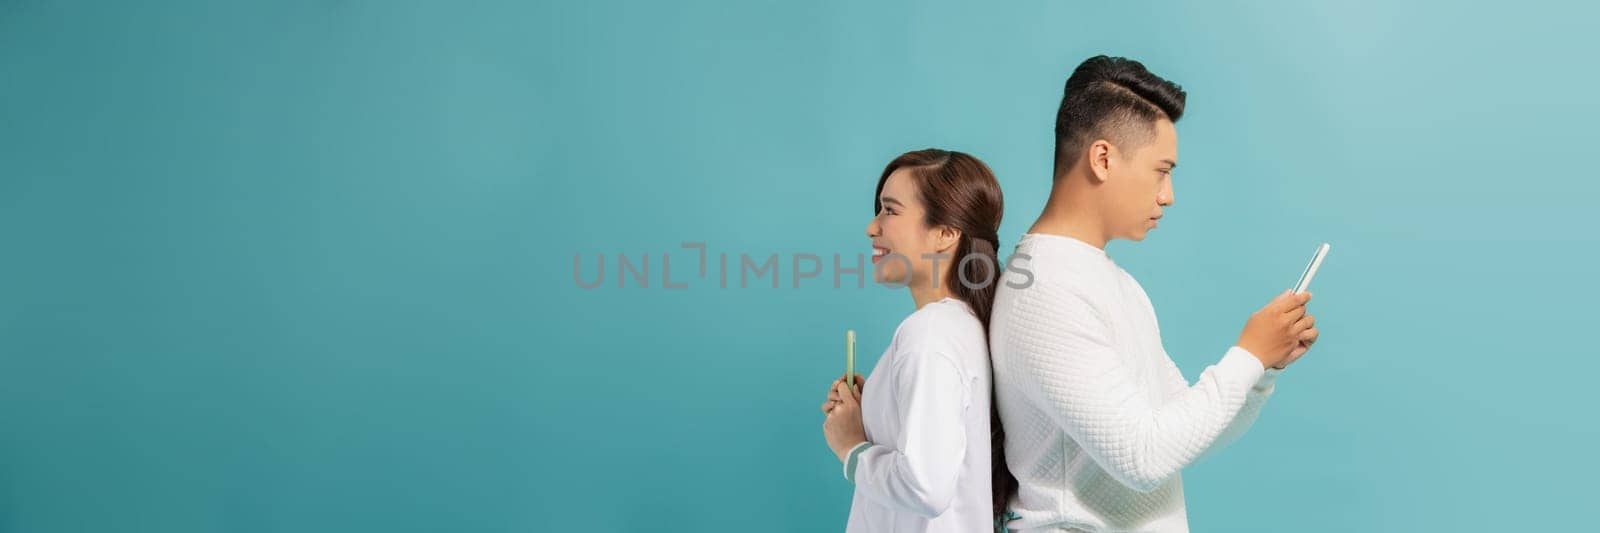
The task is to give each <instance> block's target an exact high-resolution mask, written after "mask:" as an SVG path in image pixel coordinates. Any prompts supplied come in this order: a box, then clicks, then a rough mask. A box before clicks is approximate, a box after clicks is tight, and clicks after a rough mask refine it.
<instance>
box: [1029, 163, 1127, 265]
mask: <svg viewBox="0 0 1600 533" xmlns="http://www.w3.org/2000/svg"><path fill="white" fill-rule="evenodd" d="M1063 179H1065V180H1071V179H1072V178H1071V177H1067V178H1063ZM1077 188H1078V187H1074V186H1073V184H1072V183H1071V182H1070V181H1069V182H1067V183H1056V184H1055V186H1053V187H1051V188H1050V200H1049V201H1047V202H1045V204H1044V212H1042V213H1040V214H1039V219H1038V220H1036V221H1034V223H1033V226H1032V227H1030V228H1028V233H1043V234H1046V235H1060V236H1063V237H1071V238H1074V239H1077V240H1080V241H1083V242H1085V243H1088V244H1089V245H1091V246H1094V247H1095V248H1099V249H1101V250H1104V249H1105V248H1106V241H1107V240H1108V237H1107V235H1106V232H1105V224H1104V223H1102V222H1101V221H1100V211H1099V209H1097V207H1098V206H1096V205H1095V204H1094V202H1092V201H1088V200H1089V198H1088V194H1087V193H1088V192H1089V191H1085V190H1075V189H1077Z"/></svg>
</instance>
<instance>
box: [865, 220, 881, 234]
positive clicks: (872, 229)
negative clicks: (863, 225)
mask: <svg viewBox="0 0 1600 533" xmlns="http://www.w3.org/2000/svg"><path fill="white" fill-rule="evenodd" d="M867 236H868V237H877V236H878V219H877V218H873V219H872V222H868V223H867Z"/></svg>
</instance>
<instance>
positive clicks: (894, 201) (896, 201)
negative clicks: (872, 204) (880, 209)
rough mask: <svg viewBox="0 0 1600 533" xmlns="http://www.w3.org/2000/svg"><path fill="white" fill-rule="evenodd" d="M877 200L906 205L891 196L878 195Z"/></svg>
mask: <svg viewBox="0 0 1600 533" xmlns="http://www.w3.org/2000/svg"><path fill="white" fill-rule="evenodd" d="M878 202H879V203H885V204H894V205H898V206H900V207H905V206H906V204H902V203H900V201H899V200H896V199H894V198H892V197H889V196H880V197H878Z"/></svg>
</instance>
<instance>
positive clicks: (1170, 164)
mask: <svg viewBox="0 0 1600 533" xmlns="http://www.w3.org/2000/svg"><path fill="white" fill-rule="evenodd" d="M1161 162H1162V163H1166V164H1167V168H1178V162H1177V161H1173V160H1171V159H1162V160H1161Z"/></svg>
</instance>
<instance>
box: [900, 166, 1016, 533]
mask: <svg viewBox="0 0 1600 533" xmlns="http://www.w3.org/2000/svg"><path fill="white" fill-rule="evenodd" d="M902 168H904V169H907V170H909V171H910V172H909V175H910V176H911V178H912V181H913V182H915V184H916V186H917V194H918V195H919V196H920V199H921V200H922V205H924V206H926V214H925V215H924V217H923V221H922V222H923V224H924V225H926V226H928V227H938V226H949V227H951V228H955V229H956V230H957V231H960V232H961V239H960V241H959V242H958V243H957V244H956V251H955V257H954V258H952V259H951V260H952V261H954V262H953V263H951V264H952V265H955V267H954V268H953V269H952V270H951V274H952V275H949V276H945V284H946V287H947V288H948V289H949V290H950V293H951V294H954V295H955V297H956V298H957V299H959V300H961V301H963V302H966V304H967V305H968V306H969V307H971V308H972V311H973V313H974V314H976V315H977V316H978V321H979V322H981V323H982V324H983V331H984V335H985V337H987V336H988V333H989V313H990V311H991V310H993V309H994V293H995V288H996V287H998V286H999V284H1000V274H1001V270H1000V260H999V258H998V257H996V255H995V253H996V250H998V249H999V248H1000V238H999V235H998V233H999V231H1000V218H1001V217H1002V215H1004V213H1005V204H1004V201H1003V199H1002V197H1001V195H1000V182H998V181H996V180H995V178H994V172H992V171H990V170H989V166H988V165H985V164H983V161H979V160H978V158H976V157H973V156H971V155H967V154H964V153H961V152H954V151H948V150H940V149H937V148H929V149H926V150H917V151H914V152H906V153H904V154H901V155H900V157H896V158H894V161H890V162H889V165H888V166H887V167H884V169H883V176H881V177H879V178H878V189H877V191H875V192H874V193H873V195H872V212H873V213H874V214H876V213H878V212H879V211H881V210H882V208H883V206H882V205H881V204H880V203H879V201H878V196H879V195H881V194H883V184H884V182H887V181H888V180H889V175H890V174H893V173H894V172H895V171H896V170H900V169H902ZM990 389H991V391H992V389H993V387H992V386H991V387H990ZM1005 440H1006V436H1005V430H1004V429H1003V428H1002V427H1001V426H1000V412H999V409H998V408H996V407H995V402H994V396H993V393H992V392H991V394H990V397H989V444H990V469H991V470H992V471H993V478H992V479H991V482H992V486H993V493H994V494H993V495H994V513H995V515H996V516H999V515H1000V514H1002V513H1004V512H1005V506H1006V500H1008V499H1010V497H1011V495H1012V494H1015V493H1016V491H1017V478H1016V477H1015V476H1012V475H1011V469H1010V468H1008V467H1007V466H1006V457H1005Z"/></svg>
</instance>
